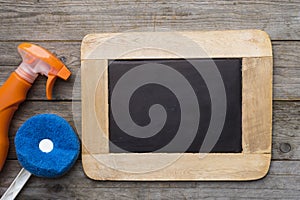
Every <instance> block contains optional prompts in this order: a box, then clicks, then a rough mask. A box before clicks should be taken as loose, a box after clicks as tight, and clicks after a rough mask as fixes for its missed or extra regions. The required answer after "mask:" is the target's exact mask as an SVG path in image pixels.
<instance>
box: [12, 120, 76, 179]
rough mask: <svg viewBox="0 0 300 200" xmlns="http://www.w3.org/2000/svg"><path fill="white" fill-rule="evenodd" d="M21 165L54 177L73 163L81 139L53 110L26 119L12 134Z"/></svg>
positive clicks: (33, 172)
mask: <svg viewBox="0 0 300 200" xmlns="http://www.w3.org/2000/svg"><path fill="white" fill-rule="evenodd" d="M15 146H16V152H17V157H18V160H19V162H20V163H21V165H22V166H23V167H24V168H25V169H26V170H28V171H29V172H31V173H32V174H34V175H36V176H39V177H47V178H55V177H59V176H61V175H63V174H64V173H66V172H67V171H68V170H69V169H70V168H71V167H72V166H73V164H74V163H75V161H76V159H77V157H78V155H79V152H80V142H79V140H78V137H77V135H76V133H75V132H74V131H73V129H72V127H71V126H70V125H69V123H68V122H67V121H66V120H65V119H63V118H61V117H59V116H57V115H54V114H41V115H36V116H34V117H32V118H30V119H29V120H27V121H26V122H25V123H24V124H23V125H22V126H21V127H20V129H19V130H18V132H17V134H16V137H15Z"/></svg>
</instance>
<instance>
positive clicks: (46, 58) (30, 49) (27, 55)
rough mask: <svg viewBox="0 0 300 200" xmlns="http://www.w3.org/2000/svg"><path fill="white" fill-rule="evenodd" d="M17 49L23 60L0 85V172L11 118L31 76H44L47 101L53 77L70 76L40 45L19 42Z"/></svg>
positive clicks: (7, 145)
mask: <svg viewBox="0 0 300 200" xmlns="http://www.w3.org/2000/svg"><path fill="white" fill-rule="evenodd" d="M18 51H19V53H20V55H21V57H22V59H23V61H22V63H21V64H20V66H19V67H18V68H17V69H16V70H15V71H14V72H13V73H12V74H11V75H10V76H9V78H8V79H7V80H6V82H5V83H4V84H3V85H2V87H1V88H0V171H1V170H2V167H3V165H4V162H5V160H6V156H7V153H8V148H9V139H8V130H9V126H10V122H11V119H12V117H13V115H14V113H15V111H16V110H17V109H18V107H19V105H20V103H22V102H23V101H24V100H25V99H26V96H27V92H28V91H29V89H30V88H31V86H32V84H33V82H34V81H35V79H36V78H37V77H38V75H39V74H40V75H45V76H47V77H48V80H47V84H46V95H47V98H48V99H49V100H50V99H51V98H52V89H53V86H54V83H55V80H56V79H57V77H59V78H61V79H63V80H67V79H68V78H69V76H70V75H71V72H70V71H69V70H68V68H67V67H66V66H65V65H64V64H63V63H62V62H61V61H60V60H59V59H58V58H56V57H55V56H54V55H53V54H52V53H50V52H49V51H47V50H46V49H44V48H42V47H40V46H37V45H34V44H30V43H23V44H20V45H19V46H18Z"/></svg>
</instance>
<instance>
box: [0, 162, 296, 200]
mask: <svg viewBox="0 0 300 200" xmlns="http://www.w3.org/2000/svg"><path fill="white" fill-rule="evenodd" d="M20 169H21V167H20V166H19V164H18V161H8V162H7V165H6V166H5V168H4V171H3V172H1V173H0V193H1V194H2V193H3V192H4V191H5V189H6V188H7V187H8V186H9V184H10V183H11V182H12V180H13V178H14V177H15V176H16V175H17V173H18V172H19V170H20ZM299 169H300V162H299V161H273V162H272V163H271V168H270V171H269V173H268V176H266V177H265V178H264V179H263V180H260V181H250V182H157V181H156V182H120V181H118V182H110V181H98V182H95V181H93V180H90V179H88V178H86V176H85V175H84V173H83V170H82V166H81V163H80V162H77V163H76V164H75V166H74V167H73V168H72V170H71V171H70V172H68V173H67V174H66V175H65V176H63V177H61V178H58V179H43V178H38V177H34V176H33V177H31V178H30V180H29V182H28V183H27V184H26V186H25V187H24V189H23V190H22V191H21V193H20V196H19V197H18V199H41V198H42V199H52V198H53V197H55V198H57V199H108V200H110V199H224V198H225V199H237V198H239V199H251V198H252V199H270V198H272V199H297V198H298V197H299V195H300V190H299V188H300V170H299Z"/></svg>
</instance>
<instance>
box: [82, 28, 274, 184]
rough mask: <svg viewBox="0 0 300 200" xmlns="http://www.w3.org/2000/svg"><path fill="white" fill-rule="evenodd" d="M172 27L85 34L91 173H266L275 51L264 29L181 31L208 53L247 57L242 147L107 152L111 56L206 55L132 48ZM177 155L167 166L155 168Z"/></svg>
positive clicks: (249, 176) (117, 176)
mask: <svg viewBox="0 0 300 200" xmlns="http://www.w3.org/2000/svg"><path fill="white" fill-rule="evenodd" d="M168 34H169V35H170V34H173V33H171V32H153V33H149V32H143V33H136V32H132V33H130V32H129V33H122V34H120V33H105V34H89V35H87V36H86V37H85V38H84V39H83V42H82V47H81V59H82V64H81V79H82V80H81V84H82V162H83V168H84V171H85V173H86V175H87V176H88V177H90V178H91V179H95V180H142V181H143V180H150V181H157V180H162V181H167V180H174V181H183V180H255V179H259V178H262V177H264V176H265V175H266V174H267V172H268V170H269V166H270V161H271V140H272V71H273V63H272V60H273V58H272V46H271V41H270V38H269V36H268V35H267V34H266V33H265V32H263V31H259V30H238V31H209V32H177V34H180V35H182V36H184V37H186V38H188V39H190V40H192V41H193V42H195V43H196V44H198V45H199V46H201V48H203V49H205V52H206V53H207V55H208V56H209V57H210V58H242V148H243V151H242V153H208V154H201V153H200V154H199V153H195V154H194V153H183V154H176V153H109V142H108V135H109V131H108V130H109V124H108V74H107V67H108V60H110V59H146V58H151V59H152V58H157V59H167V58H170V59H171V58H201V57H203V55H200V54H199V55H197V52H194V51H190V50H189V49H188V48H187V49H185V50H184V51H181V55H180V56H179V55H176V54H172V53H169V52H166V51H163V50H158V49H149V48H143V46H141V48H138V49H136V50H135V51H128V48H129V47H130V45H131V44H133V43H138V42H137V41H136V40H139V39H143V37H147V38H148V39H149V38H150V40H151V38H153V42H154V43H155V38H158V37H157V36H160V35H164V36H165V37H168ZM170 36H173V35H170ZM133 38H135V39H136V40H135V41H133ZM107 41H109V42H107ZM138 44H139V43H138ZM159 45H161V47H162V49H166V48H171V49H175V50H176V49H179V48H182V47H183V46H184V45H185V44H184V42H183V41H180V40H178V41H176V42H174V43H170V42H164V41H160V42H159ZM172 159H174V161H173V162H172V163H170V164H169V165H165V166H164V167H162V168H157V169H156V170H152V169H153V168H151V167H154V168H155V166H157V165H159V164H160V163H162V162H163V161H166V160H172Z"/></svg>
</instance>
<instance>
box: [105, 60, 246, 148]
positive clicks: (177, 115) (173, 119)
mask: <svg viewBox="0 0 300 200" xmlns="http://www.w3.org/2000/svg"><path fill="white" fill-rule="evenodd" d="M191 61H197V62H198V63H200V65H199V66H200V67H201V66H202V67H205V66H204V65H208V63H209V62H214V63H215V65H216V67H217V69H218V71H219V72H220V75H221V77H222V80H223V82H224V86H225V91H226V107H227V112H226V118H225V123H224V127H223V130H222V132H221V135H220V137H219V139H218V141H217V143H216V144H215V146H214V147H213V149H212V150H211V151H210V152H211V153H239V152H241V151H242V124H241V123H242V86H241V85H242V72H241V68H242V60H241V59H239V58H231V59H230V58H224V59H220V58H218V59H217V58H215V59H213V60H211V59H189V60H186V59H143V60H141V59H140V60H113V61H109V67H108V87H109V102H110V99H111V96H112V92H113V90H114V87H115V85H116V83H117V82H118V81H119V80H120V78H121V77H122V76H123V75H124V74H126V73H127V72H128V71H130V70H132V69H134V68H136V67H138V66H141V65H145V64H147V67H153V68H155V67H156V64H161V65H165V66H168V67H170V68H172V69H174V70H176V71H177V72H179V73H180V74H182V75H183V76H184V78H185V79H186V80H187V81H188V82H189V84H190V85H191V86H192V88H193V90H194V92H195V94H196V96H197V99H198V103H199V108H200V120H199V126H198V130H197V134H196V137H195V138H194V140H193V142H192V143H191V145H190V146H189V147H187V148H186V150H185V151H184V152H186V153H197V152H202V151H200V147H201V144H202V143H203V140H204V138H205V135H206V134H207V129H208V126H209V124H210V120H211V98H210V94H209V90H208V88H207V85H206V83H205V81H204V79H203V77H202V76H201V75H200V74H199V73H198V71H197V70H196V69H195V68H194V66H193V65H192V64H191ZM156 73H157V74H159V73H160V71H159V68H157V70H156ZM174 81H176V80H174ZM179 87H180V85H179ZM180 89H181V88H180ZM182 89H184V87H182ZM187 98H189V97H187ZM119 101H122V99H119ZM109 104H110V109H109V132H110V134H109V139H110V147H109V151H110V152H111V153H122V152H134V153H149V152H159V153H183V152H181V151H182V149H180V148H179V149H174V148H170V149H168V148H167V149H163V150H161V149H162V147H164V146H166V145H167V144H168V143H170V142H171V141H172V139H173V138H174V137H175V135H176V133H177V131H178V128H179V124H180V120H182V119H181V110H180V104H179V102H178V99H177V98H176V95H175V94H174V93H173V92H172V91H171V90H169V89H168V88H167V87H164V86H162V85H159V84H155V83H149V84H146V85H142V86H141V87H139V88H138V89H137V90H136V91H135V92H134V93H133V95H132V96H131V98H130V102H129V112H130V115H131V118H132V120H133V121H134V122H135V123H136V124H137V125H139V126H145V125H147V124H149V123H150V118H149V115H148V111H149V109H150V107H151V106H152V105H154V104H160V105H162V106H163V107H164V108H165V110H166V112H167V120H166V123H165V124H164V126H163V128H162V129H161V130H160V131H159V132H158V133H157V134H155V135H154V136H152V137H147V138H140V137H134V136H131V135H129V134H127V133H125V132H124V131H123V130H122V129H121V128H120V127H119V126H118V124H117V123H116V121H115V119H114V116H113V114H112V109H111V103H109ZM191 106H192V105H191ZM128 126H130V125H128ZM186 129H188V127H186ZM187 137H188V136H187ZM115 147H117V148H115ZM202 153H203V152H202Z"/></svg>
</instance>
